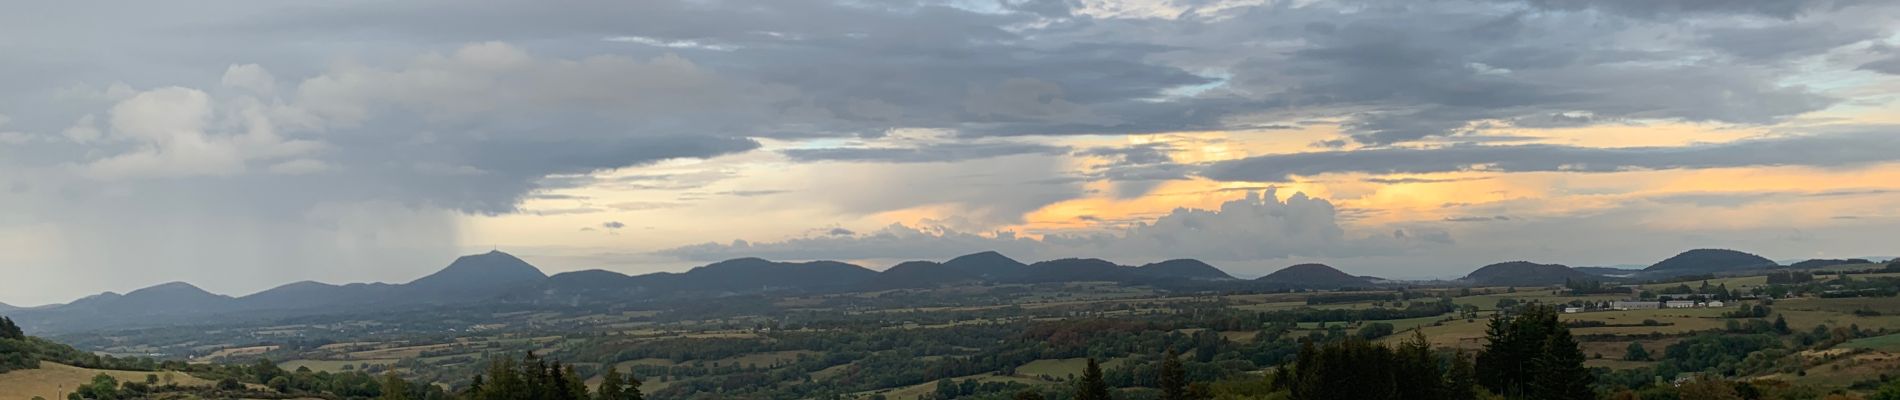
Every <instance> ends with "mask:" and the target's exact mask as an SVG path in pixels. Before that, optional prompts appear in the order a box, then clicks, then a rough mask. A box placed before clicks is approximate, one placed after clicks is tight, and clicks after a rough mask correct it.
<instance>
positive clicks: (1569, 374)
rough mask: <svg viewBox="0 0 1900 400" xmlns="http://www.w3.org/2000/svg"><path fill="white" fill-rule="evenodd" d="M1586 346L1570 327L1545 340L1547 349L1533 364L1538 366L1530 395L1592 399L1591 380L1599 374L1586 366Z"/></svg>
mask: <svg viewBox="0 0 1900 400" xmlns="http://www.w3.org/2000/svg"><path fill="white" fill-rule="evenodd" d="M1583 361H1584V356H1583V350H1581V349H1579V348H1577V342H1576V341H1575V340H1573V339H1571V337H1570V330H1567V329H1559V330H1557V331H1556V332H1553V333H1552V334H1551V335H1550V338H1549V339H1546V340H1545V342H1544V349H1543V352H1542V353H1541V354H1539V355H1538V357H1537V358H1535V359H1533V360H1532V362H1531V365H1532V367H1533V368H1535V371H1534V373H1533V376H1534V378H1533V380H1532V382H1531V398H1535V399H1541V400H1592V399H1595V398H1596V393H1595V392H1593V391H1591V390H1590V384H1591V383H1593V382H1595V379H1596V376H1595V375H1593V374H1591V373H1590V370H1589V369H1586V368H1584V367H1583Z"/></svg>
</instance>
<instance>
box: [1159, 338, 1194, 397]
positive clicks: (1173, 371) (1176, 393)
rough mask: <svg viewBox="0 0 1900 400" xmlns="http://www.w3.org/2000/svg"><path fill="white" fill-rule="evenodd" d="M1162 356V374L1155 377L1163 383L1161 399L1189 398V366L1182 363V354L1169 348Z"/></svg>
mask: <svg viewBox="0 0 1900 400" xmlns="http://www.w3.org/2000/svg"><path fill="white" fill-rule="evenodd" d="M1161 357H1162V359H1161V376H1160V377H1157V378H1156V379H1155V382H1157V383H1159V384H1160V385H1161V400H1187V398H1188V397H1187V396H1188V392H1187V386H1188V381H1187V368H1186V367H1183V366H1182V365H1181V355H1180V354H1177V353H1175V352H1174V350H1168V352H1167V354H1163V355H1162V356H1161Z"/></svg>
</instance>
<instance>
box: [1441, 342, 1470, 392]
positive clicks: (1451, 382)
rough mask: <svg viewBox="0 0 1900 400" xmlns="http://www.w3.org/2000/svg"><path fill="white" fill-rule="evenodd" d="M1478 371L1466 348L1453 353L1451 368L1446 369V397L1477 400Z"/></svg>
mask: <svg viewBox="0 0 1900 400" xmlns="http://www.w3.org/2000/svg"><path fill="white" fill-rule="evenodd" d="M1477 388H1478V371H1476V370H1475V367H1473V366H1472V365H1471V358H1470V357H1466V356H1465V352H1464V350H1459V351H1458V352H1457V353H1453V354H1452V355H1451V369H1450V370H1447V371H1445V399H1447V400H1477V398H1478V392H1477Z"/></svg>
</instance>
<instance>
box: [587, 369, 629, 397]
mask: <svg viewBox="0 0 1900 400" xmlns="http://www.w3.org/2000/svg"><path fill="white" fill-rule="evenodd" d="M617 370H618V368H614V367H613V366H611V365H610V366H608V367H607V371H605V372H601V373H600V387H598V388H595V389H594V398H595V399H598V400H626V397H625V396H626V391H627V389H626V386H624V384H623V383H622V382H621V380H620V371H617Z"/></svg>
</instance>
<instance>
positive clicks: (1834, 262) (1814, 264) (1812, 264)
mask: <svg viewBox="0 0 1900 400" xmlns="http://www.w3.org/2000/svg"><path fill="white" fill-rule="evenodd" d="M1873 263H1874V262H1873V261H1872V260H1868V259H1864V258H1849V259H1844V260H1843V259H1812V260H1806V261H1801V262H1797V263H1794V264H1788V268H1793V269H1815V268H1827V267H1833V266H1840V265H1858V264H1873Z"/></svg>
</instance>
